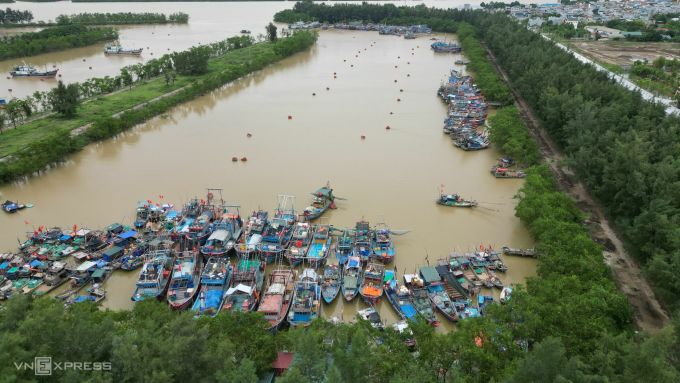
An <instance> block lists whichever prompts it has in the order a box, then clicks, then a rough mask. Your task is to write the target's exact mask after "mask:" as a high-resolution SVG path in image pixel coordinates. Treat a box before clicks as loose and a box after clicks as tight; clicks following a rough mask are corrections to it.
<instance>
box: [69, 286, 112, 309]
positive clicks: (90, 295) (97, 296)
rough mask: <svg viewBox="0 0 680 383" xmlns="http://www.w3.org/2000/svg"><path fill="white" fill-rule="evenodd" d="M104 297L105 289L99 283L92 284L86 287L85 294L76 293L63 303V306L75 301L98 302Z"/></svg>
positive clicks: (72, 303)
mask: <svg viewBox="0 0 680 383" xmlns="http://www.w3.org/2000/svg"><path fill="white" fill-rule="evenodd" d="M104 298H106V290H104V289H103V288H102V287H101V286H100V285H99V284H96V283H95V284H94V285H92V287H90V288H88V289H87V294H85V295H77V296H74V297H72V298H70V299H69V300H67V301H66V302H65V303H64V306H66V307H69V306H71V305H74V304H76V303H83V302H92V303H94V304H99V303H100V302H101V301H103V300H104Z"/></svg>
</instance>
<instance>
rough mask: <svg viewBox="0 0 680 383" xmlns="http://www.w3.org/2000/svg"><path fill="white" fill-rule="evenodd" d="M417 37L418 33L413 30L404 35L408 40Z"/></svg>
mask: <svg viewBox="0 0 680 383" xmlns="http://www.w3.org/2000/svg"><path fill="white" fill-rule="evenodd" d="M416 37H417V36H416V34H415V33H412V32H408V33H406V34H405V35H404V39H406V40H413V39H415V38H416Z"/></svg>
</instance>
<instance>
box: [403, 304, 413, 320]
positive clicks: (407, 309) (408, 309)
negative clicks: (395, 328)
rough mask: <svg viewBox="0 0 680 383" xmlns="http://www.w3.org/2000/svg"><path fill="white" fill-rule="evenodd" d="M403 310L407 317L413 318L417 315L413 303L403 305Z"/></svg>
mask: <svg viewBox="0 0 680 383" xmlns="http://www.w3.org/2000/svg"><path fill="white" fill-rule="evenodd" d="M401 312H403V313H404V316H405V317H406V319H411V318H413V317H415V316H416V309H415V307H413V306H411V305H402V306H401Z"/></svg>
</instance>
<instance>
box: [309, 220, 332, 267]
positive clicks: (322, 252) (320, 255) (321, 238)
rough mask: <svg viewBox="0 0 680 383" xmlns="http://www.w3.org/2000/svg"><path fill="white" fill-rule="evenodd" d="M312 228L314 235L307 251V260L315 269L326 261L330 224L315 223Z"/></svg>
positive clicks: (328, 250)
mask: <svg viewBox="0 0 680 383" xmlns="http://www.w3.org/2000/svg"><path fill="white" fill-rule="evenodd" d="M313 230H314V235H313V236H312V243H311V244H310V245H309V251H308V252H307V261H308V263H309V265H310V266H311V267H313V268H315V269H316V268H318V267H320V266H321V265H323V264H325V263H326V259H327V258H328V253H329V252H330V250H331V240H332V239H331V235H330V231H331V226H330V225H315V226H314V229H313Z"/></svg>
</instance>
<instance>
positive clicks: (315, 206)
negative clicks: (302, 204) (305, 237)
mask: <svg viewBox="0 0 680 383" xmlns="http://www.w3.org/2000/svg"><path fill="white" fill-rule="evenodd" d="M312 195H313V196H314V199H313V200H312V204H311V205H310V206H307V207H306V208H305V210H304V211H303V213H302V214H303V217H304V219H305V221H312V220H315V219H317V218H319V217H320V216H321V215H322V214H323V213H325V212H326V210H328V209H334V208H335V197H334V196H333V189H331V188H330V186H329V185H326V186H324V187H322V188H319V189H318V190H317V191H315V192H314V193H312Z"/></svg>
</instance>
